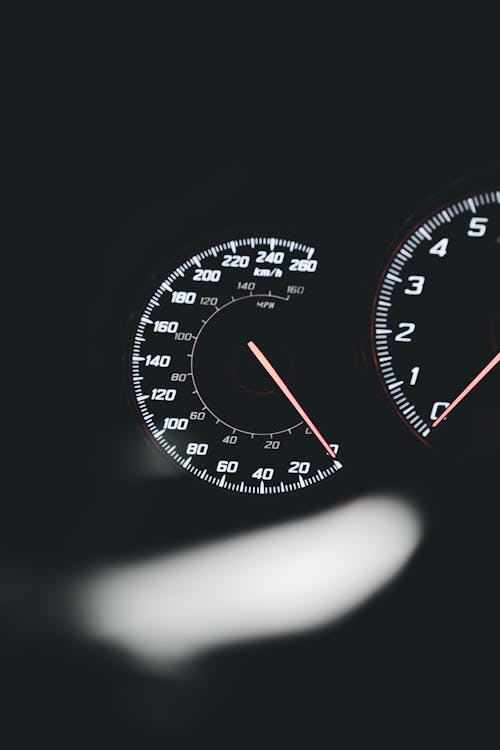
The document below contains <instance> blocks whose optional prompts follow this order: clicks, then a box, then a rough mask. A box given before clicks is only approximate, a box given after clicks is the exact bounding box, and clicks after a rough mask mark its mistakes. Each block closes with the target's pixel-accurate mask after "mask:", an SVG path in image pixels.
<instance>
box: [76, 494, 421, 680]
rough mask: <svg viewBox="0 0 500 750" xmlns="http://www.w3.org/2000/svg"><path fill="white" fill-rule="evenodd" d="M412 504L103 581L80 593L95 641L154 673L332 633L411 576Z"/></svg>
mask: <svg viewBox="0 0 500 750" xmlns="http://www.w3.org/2000/svg"><path fill="white" fill-rule="evenodd" d="M422 531H423V528H422V519H421V516H420V514H419V513H418V511H417V510H416V508H415V507H414V506H413V505H411V504H410V503H409V502H407V501H405V500H403V499H401V498H397V497H387V496H384V497H382V496H375V497H365V498H361V499H358V500H355V501H352V502H350V503H349V504H348V505H344V506H342V507H340V508H336V509H333V510H328V511H326V512H325V511H323V512H321V513H319V514H316V515H314V516H310V517H308V518H307V519H305V520H304V519H301V520H296V521H293V522H288V523H283V524H279V525H276V526H273V527H270V528H267V529H265V530H259V531H255V532H251V533H246V534H244V535H238V536H235V537H232V538H228V539H224V540H221V541H217V542H211V543H209V544H203V545H200V546H198V547H192V548H189V549H186V550H183V551H182V552H179V553H176V554H170V555H167V556H164V557H158V558H156V559H151V560H147V561H144V562H141V563H134V564H126V565H122V566H119V567H112V568H111V567H110V568H107V569H103V570H101V571H96V572H95V573H94V574H92V575H90V576H89V577H88V578H87V579H86V580H85V581H84V582H83V583H82V584H81V585H80V587H79V590H78V594H77V600H78V601H77V608H78V612H79V616H80V620H81V625H82V628H83V630H84V632H85V634H86V635H87V636H88V637H91V638H95V639H98V640H102V641H105V642H107V643H109V644H112V645H115V646H119V647H121V648H123V649H124V650H125V652H127V653H128V654H129V655H130V656H133V657H135V658H138V659H140V660H143V661H145V662H147V663H149V664H150V665H151V666H152V665H155V666H158V664H163V665H165V666H167V665H168V664H169V663H171V662H173V661H178V660H179V659H182V658H186V657H191V656H193V655H197V654H200V653H201V652H204V651H206V650H208V649H212V648H214V647H217V646H221V645H227V644H233V643H237V642H241V641H246V640H250V639H257V638H265V637H270V636H278V635H286V634H292V633H297V632H301V631H306V630H308V629H311V628H316V627H318V626H321V625H325V624H328V623H332V622H334V621H335V620H337V619H338V618H340V617H342V616H344V615H346V614H347V613H348V612H350V611H352V610H353V609H354V608H356V607H358V606H359V605H360V604H362V603H363V602H365V601H366V600H367V599H368V598H369V597H371V596H372V595H373V594H374V593H375V592H377V591H378V590H380V589H381V588H382V587H383V586H385V585H386V584H387V583H388V582H389V581H390V580H391V579H393V578H394V577H395V576H396V574H397V573H398V572H399V571H401V569H402V568H403V567H404V566H405V564H406V563H407V561H408V560H409V558H410V557H411V556H412V554H413V552H414V551H415V549H416V547H417V546H418V544H419V541H420V540H421V537H422Z"/></svg>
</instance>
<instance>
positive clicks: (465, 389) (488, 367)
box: [432, 352, 500, 427]
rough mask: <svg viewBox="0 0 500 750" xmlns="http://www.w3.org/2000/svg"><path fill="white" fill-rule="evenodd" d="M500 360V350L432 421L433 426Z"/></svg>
mask: <svg viewBox="0 0 500 750" xmlns="http://www.w3.org/2000/svg"><path fill="white" fill-rule="evenodd" d="M499 362H500V352H498V354H495V356H494V357H493V359H492V360H491V362H489V363H488V364H487V365H486V367H483V369H482V370H481V372H480V373H479V374H478V375H476V377H475V378H474V380H471V382H470V383H469V385H468V386H466V387H465V388H464V389H463V391H462V392H461V393H459V394H458V396H457V397H456V399H455V400H454V401H452V402H451V404H450V405H449V406H447V407H446V409H445V410H444V412H443V413H442V414H440V415H439V417H438V418H437V419H436V420H435V421H434V422H433V423H432V426H433V427H437V426H438V424H439V423H440V422H442V420H443V419H445V418H446V417H447V416H448V414H449V413H450V412H451V411H453V409H454V408H455V406H457V404H459V403H460V401H462V400H463V399H464V398H465V397H466V396H467V394H468V393H470V392H471V391H472V389H473V388H475V387H476V385H477V384H478V383H480V382H481V380H482V379H483V378H484V377H485V376H486V375H487V374H488V373H489V372H490V371H491V370H493V368H494V367H495V365H498V363H499Z"/></svg>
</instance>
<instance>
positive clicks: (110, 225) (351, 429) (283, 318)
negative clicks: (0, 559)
mask: <svg viewBox="0 0 500 750" xmlns="http://www.w3.org/2000/svg"><path fill="white" fill-rule="evenodd" d="M304 127H305V129H304V130H297V131H295V130H294V131H293V136H292V135H291V136H290V138H289V139H286V138H285V139H283V140H281V139H280V140H274V139H272V140H271V139H270V140H267V139H265V138H262V137H252V133H253V131H252V129H251V128H250V127H248V128H247V129H245V131H244V133H245V136H246V139H245V140H244V142H243V143H242V142H238V143H235V142H234V141H231V142H227V141H224V140H223V139H221V140H217V141H214V142H212V143H209V144H207V143H204V144H203V147H202V146H201V145H200V144H192V143H191V141H190V139H189V135H187V134H186V135H185V136H184V138H183V139H181V140H179V141H177V142H178V143H180V146H179V148H178V149H177V148H174V146H173V144H172V142H170V143H169V144H168V145H165V144H164V143H160V138H159V134H158V133H155V134H153V135H152V136H151V140H150V141H148V139H147V138H146V135H147V134H144V137H145V140H144V142H143V143H142V145H141V148H139V147H138V146H137V145H135V147H134V148H132V149H131V150H129V151H128V152H126V151H127V150H126V149H125V146H126V141H125V138H124V141H123V142H121V141H120V140H119V139H118V142H117V141H116V140H113V145H112V147H109V143H108V142H106V143H101V142H99V143H98V144H97V147H96V148H94V149H90V148H89V149H88V151H86V152H85V153H83V154H80V155H79V157H78V159H77V160H76V163H72V164H70V165H69V166H70V168H69V169H68V171H67V172H66V171H64V174H65V177H66V178H67V179H65V180H63V181H61V182H58V184H57V187H55V188H54V189H53V191H52V193H51V197H53V196H54V195H56V196H57V198H58V211H60V212H61V213H64V215H65V218H64V232H63V234H64V243H63V244H64V248H63V249H61V250H60V251H59V250H57V251H56V250H54V251H53V253H52V260H53V261H54V270H53V271H52V272H51V273H50V280H48V281H47V284H46V285H45V286H44V290H43V296H44V300H43V302H44V304H45V306H46V308H47V309H48V310H49V316H50V320H49V321H47V322H48V323H49V324H51V325H52V328H51V330H53V331H55V333H54V335H53V337H52V338H51V342H52V343H51V344H50V346H49V348H48V349H47V342H46V341H45V340H41V339H40V337H39V336H38V335H37V332H36V331H35V330H33V329H32V328H29V330H28V333H26V336H29V337H30V338H29V341H30V346H31V347H32V351H34V352H36V355H35V354H34V355H33V356H34V357H35V356H36V357H40V358H43V361H45V362H48V366H47V367H46V368H45V372H44V374H42V375H41V378H42V379H43V386H42V385H40V389H41V391H42V392H43V393H44V394H50V397H49V396H48V395H47V396H46V397H44V401H45V406H51V405H52V404H54V399H57V401H56V402H55V403H57V404H58V406H57V407H51V409H48V413H47V415H46V417H45V419H46V422H45V424H46V425H47V427H46V429H45V432H44V440H43V441H42V445H39V447H38V448H37V451H36V455H35V457H34V459H33V460H34V461H35V464H33V463H31V460H32V459H29V458H28V457H29V456H30V455H31V453H30V452H29V451H28V453H27V454H26V453H24V454H23V459H22V461H20V466H19V476H22V477H23V478H22V480H21V489H22V490H24V498H25V499H24V500H23V501H22V502H21V503H20V504H14V503H12V507H11V506H10V505H9V508H8V511H7V520H6V524H5V526H6V529H7V530H8V534H7V535H6V536H7V538H6V540H5V559H6V561H7V563H6V565H5V566H4V567H5V576H6V579H7V580H8V581H9V587H8V590H9V592H11V593H9V597H11V598H12V599H13V600H14V602H15V603H16V607H17V608H18V611H19V615H18V617H17V619H16V625H15V627H14V628H12V629H10V628H7V633H6V639H7V642H8V643H9V645H10V649H9V655H8V658H7V659H6V667H5V669H6V675H7V680H8V682H9V686H10V687H9V692H10V695H11V704H12V711H11V716H12V722H13V724H15V725H16V726H17V727H19V724H20V723H22V722H21V720H22V718H23V717H24V716H26V715H29V716H30V717H31V721H32V723H33V726H35V725H36V726H37V727H38V729H37V732H38V733H39V734H40V735H42V736H45V735H47V736H48V735H50V736H54V737H56V738H58V739H60V740H61V741H62V740H63V739H64V738H65V737H68V736H72V735H71V733H72V732H75V731H76V728H78V731H77V736H78V737H79V739H78V740H77V742H78V741H81V743H82V746H83V745H86V746H88V743H89V742H91V741H92V742H95V737H96V736H99V737H100V740H99V741H100V742H102V743H104V742H110V741H116V740H117V738H119V741H120V743H122V742H123V743H130V744H131V746H136V747H137V746H139V745H140V746H142V747H145V746H148V747H149V746H151V747H155V746H157V745H158V746H159V744H161V743H163V742H164V741H166V740H168V741H171V742H173V743H175V742H178V743H179V745H182V743H184V744H185V745H186V746H187V745H189V746H193V747H199V746H200V742H201V741H202V739H203V740H207V739H208V738H209V739H210V740H211V741H212V740H217V741H219V742H220V744H224V743H227V744H228V746H229V745H231V746H232V747H245V746H247V744H248V746H250V745H252V746H255V744H256V743H257V742H261V741H262V738H263V737H265V738H266V742H274V743H278V744H279V743H280V742H284V741H287V742H288V741H289V740H290V739H291V738H292V737H293V738H295V739H298V740H299V742H302V744H303V745H305V744H308V745H309V746H313V747H318V746H320V743H321V742H322V741H325V738H327V739H328V740H329V741H330V742H331V744H334V743H335V742H338V743H340V744H339V746H340V747H346V746H348V742H351V743H352V745H353V746H356V747H362V746H366V743H367V741H371V740H370V738H372V739H373V738H376V740H377V741H382V740H383V741H384V744H385V746H392V744H391V743H393V744H394V746H395V747H396V746H397V747H408V746H410V745H411V743H412V742H415V744H416V745H418V746H422V744H424V743H426V744H427V743H428V742H429V732H431V731H432V732H434V733H435V734H434V736H435V741H436V743H438V742H439V744H441V743H444V744H446V743H447V738H449V737H452V738H456V737H458V736H461V737H463V736H469V737H470V738H473V737H475V740H474V742H475V744H478V742H479V740H478V737H489V736H491V731H492V727H493V726H494V724H495V721H494V713H493V712H494V705H493V704H494V696H493V695H492V694H491V693H490V690H489V689H488V688H487V685H488V684H489V683H490V681H491V680H493V681H494V675H495V673H496V667H497V665H498V653H497V651H498V649H497V646H496V635H495V633H496V631H497V618H498V616H497V614H496V606H495V594H494V592H495V590H496V578H497V575H496V572H497V570H498V545H497V539H496V529H497V523H498V520H499V515H498V513H499V512H498V471H497V465H496V460H497V456H498V450H499V447H500V440H499V426H500V419H499V404H500V400H499V399H498V394H499V389H498V385H499V377H500V366H498V367H497V363H498V352H499V348H500V329H499V326H500V317H499V300H500V295H499V294H498V270H499V260H500V216H499V214H500V171H499V164H500V160H499V153H498V146H497V139H496V138H494V137H493V136H492V137H491V138H489V137H488V136H487V134H486V133H484V134H483V138H482V139H481V138H479V139H477V140H476V138H475V135H476V131H474V130H472V131H470V130H469V135H470V139H469V140H468V141H463V139H461V137H459V136H460V134H458V133H457V134H455V140H454V138H449V139H448V140H447V142H446V144H444V143H443V142H442V140H440V138H439V137H437V136H436V133H435V132H431V131H423V130H418V129H417V128H415V127H414V125H413V124H412V125H411V126H409V125H408V127H407V128H406V130H405V129H404V128H403V133H402V135H401V137H400V140H399V141H396V140H394V139H393V132H392V131H391V130H390V129H387V130H386V131H385V134H384V135H381V134H380V133H378V131H377V132H376V133H372V134H371V136H370V137H369V138H367V139H365V140H363V139H361V140H357V138H356V136H355V135H354V134H351V135H350V136H349V134H348V133H347V132H340V133H337V134H336V137H335V139H333V140H330V138H329V136H328V134H327V133H326V134H323V133H322V134H321V135H317V139H316V140H315V137H314V135H315V129H314V127H312V125H311V124H309V125H308V126H307V127H306V126H304ZM478 130H479V128H478ZM150 135H151V134H150ZM438 135H439V134H438ZM304 139H306V140H307V144H308V145H307V147H303V143H304ZM172 141H175V139H174V138H172ZM127 142H129V141H128V140H127ZM472 143H473V144H474V146H473V147H472V146H471V144H472ZM301 144H302V145H301ZM66 169H67V165H65V170H66ZM68 188H69V191H70V192H69V195H68V194H67V193H66V190H67V189H68ZM26 315H27V317H26V321H29V320H31V317H30V316H31V312H30V311H28V313H27V314H26ZM54 361H57V362H58V363H59V365H58V369H53V366H52V365H51V364H50V363H52V362H54ZM49 365H50V366H49ZM27 377H28V380H29V378H30V377H31V376H30V375H29V373H28V376H27ZM45 381H46V382H45ZM457 399H458V400H457ZM455 402H456V403H455ZM41 408H42V409H43V406H42V407H41ZM446 410H447V411H446ZM445 411H446V414H444V412H445ZM27 467H30V468H29V470H28V468H27ZM41 487H46V488H48V490H47V489H45V491H44V492H43V497H44V499H43V502H38V501H37V500H36V499H37V498H38V499H39V498H40V497H41V496H42V493H41ZM21 495H23V493H21ZM27 519H29V520H27ZM9 601H10V599H9ZM33 726H31V727H29V728H25V729H23V730H22V732H21V734H22V733H23V732H24V733H25V734H26V736H28V735H29V733H30V731H31V730H33ZM17 731H20V730H19V729H18V730H17ZM96 733H97V734H96ZM23 736H24V735H23ZM471 742H472V739H471ZM155 743H156V744H155ZM189 743H191V744H189ZM479 744H482V743H481V742H479ZM72 746H75V745H74V742H72ZM182 746H184V745H182Z"/></svg>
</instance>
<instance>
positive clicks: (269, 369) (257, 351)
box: [247, 341, 337, 458]
mask: <svg viewBox="0 0 500 750" xmlns="http://www.w3.org/2000/svg"><path fill="white" fill-rule="evenodd" d="M247 346H248V348H249V349H250V351H251V352H252V354H253V355H254V356H255V357H256V358H257V359H258V360H259V362H260V364H261V365H262V367H263V368H264V370H266V372H268V373H269V375H270V376H271V377H272V379H273V380H274V382H275V383H276V385H277V386H278V388H279V389H280V390H281V391H282V392H283V393H284V394H285V396H286V397H287V399H288V400H289V401H290V403H291V405H292V406H293V408H294V409H295V410H296V411H297V412H298V413H299V414H300V416H301V417H302V419H303V420H304V422H305V423H306V425H307V426H308V427H309V429H310V430H311V432H313V433H314V434H315V435H316V437H317V438H318V440H319V442H320V443H321V445H322V446H323V447H324V448H325V450H326V451H327V453H329V454H330V456H331V457H332V458H336V457H337V456H336V454H335V452H334V451H333V450H332V448H331V446H330V445H329V444H328V443H327V442H326V440H325V438H324V437H323V435H322V434H321V432H320V431H319V430H318V428H317V427H316V425H315V424H314V422H313V421H312V420H311V419H310V417H308V416H307V414H306V412H305V411H304V409H303V408H302V406H301V405H300V404H299V402H298V401H297V399H296V398H295V396H294V395H293V393H292V392H291V391H290V389H289V388H288V386H287V384H286V383H285V381H284V380H283V379H282V378H281V377H280V376H279V375H278V373H277V372H276V370H275V369H274V367H273V366H272V364H271V363H270V362H269V360H268V359H267V357H266V356H265V355H264V354H263V353H262V352H261V350H260V349H259V347H258V346H257V344H254V342H253V341H247Z"/></svg>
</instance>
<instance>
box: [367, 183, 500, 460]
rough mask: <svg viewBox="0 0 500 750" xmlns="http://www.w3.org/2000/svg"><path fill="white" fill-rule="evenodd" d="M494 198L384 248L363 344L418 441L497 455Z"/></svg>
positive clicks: (499, 205)
mask: <svg viewBox="0 0 500 750" xmlns="http://www.w3.org/2000/svg"><path fill="white" fill-rule="evenodd" d="M499 280H500V189H499V188H498V187H494V188H493V189H491V188H490V189H488V190H482V191H477V192H473V193H470V194H468V195H464V196H461V197H460V198H457V199H456V200H454V201H452V202H450V203H448V204H446V205H444V206H440V207H439V208H436V210H434V211H433V212H432V213H430V214H428V215H427V216H426V217H425V218H424V219H422V220H421V221H420V222H418V223H417V224H416V225H415V226H414V227H413V228H412V229H411V230H410V232H409V233H407V234H406V235H405V236H404V237H403V239H402V240H401V241H400V242H399V243H398V244H397V245H396V247H395V248H394V250H393V252H392V255H391V257H390V260H389V262H388V264H387V266H386V268H385V270H384V272H383V275H382V277H381V279H380V282H379V286H378V291H377V294H376V299H375V304H374V310H373V320H372V345H373V352H374V356H375V360H376V364H377V367H378V370H379V374H380V376H381V378H382V381H383V384H384V386H385V389H386V392H387V394H388V396H389V398H390V399H391V401H392V403H393V404H394V406H395V407H396V409H397V411H398V413H399V415H400V416H401V417H402V419H403V420H404V421H405V423H406V424H407V426H408V427H409V428H410V429H411V430H412V431H413V432H414V433H415V434H416V435H417V436H418V437H419V438H421V439H422V440H423V441H424V442H426V443H427V444H429V445H430V444H432V445H442V446H445V445H448V446H452V447H453V448H458V449H462V450H465V451H474V450H477V449H480V450H487V451H488V452H493V451H495V450H496V451H498V448H499V447H500V439H499V429H500V412H499V409H500V354H499V351H500V285H499Z"/></svg>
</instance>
